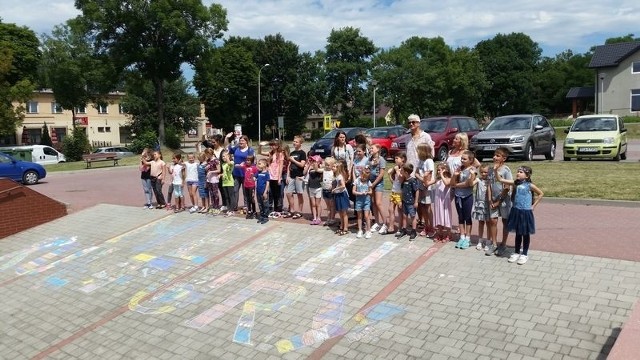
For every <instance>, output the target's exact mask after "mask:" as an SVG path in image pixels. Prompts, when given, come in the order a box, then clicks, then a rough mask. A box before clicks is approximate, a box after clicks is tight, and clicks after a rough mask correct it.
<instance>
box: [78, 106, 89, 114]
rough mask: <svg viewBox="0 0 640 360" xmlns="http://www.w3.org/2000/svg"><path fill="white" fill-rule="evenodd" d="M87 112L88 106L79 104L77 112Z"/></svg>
mask: <svg viewBox="0 0 640 360" xmlns="http://www.w3.org/2000/svg"><path fill="white" fill-rule="evenodd" d="M86 113H87V107H86V106H84V105H83V106H78V107H77V108H76V114H86Z"/></svg>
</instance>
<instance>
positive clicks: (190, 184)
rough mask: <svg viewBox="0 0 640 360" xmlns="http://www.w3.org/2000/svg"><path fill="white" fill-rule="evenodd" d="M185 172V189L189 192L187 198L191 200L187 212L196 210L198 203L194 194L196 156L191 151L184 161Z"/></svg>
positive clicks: (195, 186) (196, 190)
mask: <svg viewBox="0 0 640 360" xmlns="http://www.w3.org/2000/svg"><path fill="white" fill-rule="evenodd" d="M184 167H185V172H186V174H187V175H186V178H185V180H186V182H187V191H188V192H189V200H191V208H189V212H191V213H192V212H195V211H197V208H198V204H197V202H196V196H197V194H198V164H197V163H196V156H195V155H194V154H193V153H190V154H189V155H187V162H186V163H184Z"/></svg>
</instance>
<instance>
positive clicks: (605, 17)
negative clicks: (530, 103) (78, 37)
mask: <svg viewBox="0 0 640 360" xmlns="http://www.w3.org/2000/svg"><path fill="white" fill-rule="evenodd" d="M204 2H205V3H206V4H207V5H208V4H211V2H212V1H211V0H204ZM216 2H217V3H219V4H221V5H222V6H224V7H225V8H226V9H227V14H228V19H229V31H228V32H227V36H248V37H252V38H263V37H264V36H267V35H273V34H277V33H280V34H282V36H283V37H284V38H285V39H287V40H290V41H292V42H294V43H296V44H298V46H299V47H300V50H301V51H309V52H314V51H316V50H321V49H324V47H325V45H326V41H327V37H328V36H329V34H330V32H331V30H332V29H339V28H344V27H347V26H350V27H354V28H359V29H360V31H361V34H362V35H364V36H366V37H368V38H369V39H371V40H372V41H373V42H374V44H375V45H376V46H377V47H380V48H389V47H394V46H398V45H400V43H401V42H402V41H404V40H406V39H408V38H410V37H412V36H423V37H435V36H441V37H443V38H444V40H445V42H446V43H447V44H449V45H451V46H453V47H458V46H469V47H472V46H474V45H475V44H476V43H477V42H479V41H481V40H486V39H490V38H492V37H493V36H495V35H496V34H498V33H504V34H508V33H511V32H522V33H525V34H527V35H529V36H530V37H531V38H532V39H533V40H534V41H536V42H537V43H538V44H539V45H540V46H541V47H542V48H543V50H544V54H545V55H547V56H553V55H555V54H557V53H559V52H561V51H563V50H565V49H572V50H573V51H574V52H576V53H581V52H585V51H587V50H588V49H589V48H590V47H591V46H594V45H599V44H602V43H604V41H605V40H606V39H607V38H609V37H617V36H624V35H626V34H629V33H634V32H635V31H637V19H636V14H637V13H638V12H640V3H638V2H637V0H633V1H631V0H612V1H608V2H602V1H595V0H581V1H577V0H565V1H561V2H559V1H555V0H538V1H535V2H534V1H530V0H527V1H525V0H512V1H497V0H492V1H490V0H476V1H468V0H447V1H424V0H395V1H394V0H350V1H344V0H245V1H238V0H221V1H216ZM76 15H78V11H77V10H76V9H75V8H74V6H73V0H54V1H53V2H49V1H44V0H30V1H24V0H4V1H3V14H2V15H1V16H2V17H3V21H4V22H14V23H17V24H19V25H25V26H28V27H30V28H31V29H33V30H34V31H36V33H38V34H40V33H44V32H50V31H51V29H52V28H53V26H54V25H56V24H60V23H63V22H64V21H66V20H67V19H69V18H72V17H74V16H76ZM635 35H636V36H640V34H635Z"/></svg>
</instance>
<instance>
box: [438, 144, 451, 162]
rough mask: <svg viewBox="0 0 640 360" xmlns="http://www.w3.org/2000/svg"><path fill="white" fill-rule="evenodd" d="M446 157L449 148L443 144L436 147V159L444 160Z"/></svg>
mask: <svg viewBox="0 0 640 360" xmlns="http://www.w3.org/2000/svg"><path fill="white" fill-rule="evenodd" d="M448 157H449V149H447V147H446V146H445V145H442V146H440V149H438V160H440V161H446V160H447V158H448Z"/></svg>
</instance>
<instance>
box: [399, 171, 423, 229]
mask: <svg viewBox="0 0 640 360" xmlns="http://www.w3.org/2000/svg"><path fill="white" fill-rule="evenodd" d="M411 174H413V165H412V164H405V165H404V166H403V167H402V187H401V189H402V220H401V222H400V226H404V228H400V230H399V233H400V235H396V237H397V238H398V239H400V238H401V237H403V236H405V235H406V234H409V240H413V239H415V238H416V236H418V234H417V232H416V227H417V224H418V220H417V219H416V208H417V207H418V180H416V178H415V177H413V176H412V175H411ZM409 224H411V225H409ZM409 226H411V228H410V229H409ZM407 229H408V231H407Z"/></svg>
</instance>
